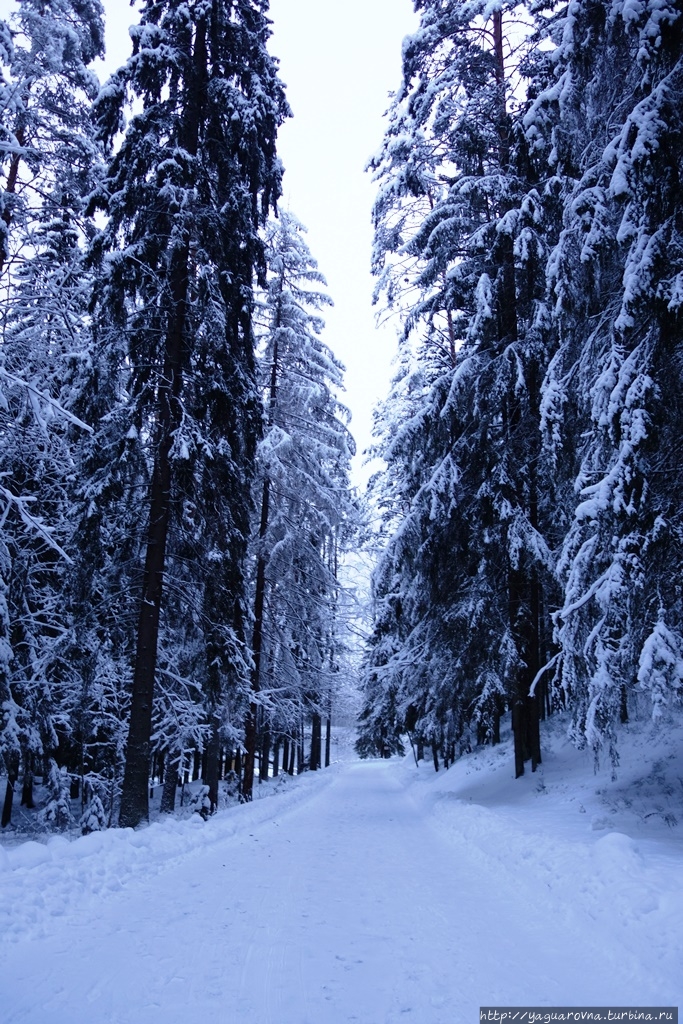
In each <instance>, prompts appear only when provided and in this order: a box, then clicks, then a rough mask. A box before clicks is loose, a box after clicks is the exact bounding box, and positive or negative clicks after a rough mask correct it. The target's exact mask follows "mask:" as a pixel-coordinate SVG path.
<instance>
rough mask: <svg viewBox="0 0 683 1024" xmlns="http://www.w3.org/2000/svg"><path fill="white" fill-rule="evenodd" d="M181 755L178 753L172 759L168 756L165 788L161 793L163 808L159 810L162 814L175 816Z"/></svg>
mask: <svg viewBox="0 0 683 1024" xmlns="http://www.w3.org/2000/svg"><path fill="white" fill-rule="evenodd" d="M180 758H181V754H180V753H177V754H175V756H173V757H171V755H170V754H167V756H166V760H165V768H164V773H165V777H164V788H163V790H162V791H161V806H160V808H159V810H160V811H161V813H162V814H173V812H174V810H175V795H176V790H177V788H178V768H179V766H180Z"/></svg>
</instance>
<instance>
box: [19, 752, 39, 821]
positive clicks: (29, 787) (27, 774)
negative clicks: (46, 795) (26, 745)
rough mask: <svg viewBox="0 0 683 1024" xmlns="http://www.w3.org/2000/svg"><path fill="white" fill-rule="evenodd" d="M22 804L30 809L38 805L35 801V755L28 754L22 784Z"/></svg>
mask: <svg viewBox="0 0 683 1024" xmlns="http://www.w3.org/2000/svg"><path fill="white" fill-rule="evenodd" d="M21 806H22V807H27V808H28V809H29V810H30V811H31V810H33V808H34V807H35V806H36V805H35V803H34V801H33V755H32V754H27V755H26V760H25V764H24V779H23V782H22V786H21Z"/></svg>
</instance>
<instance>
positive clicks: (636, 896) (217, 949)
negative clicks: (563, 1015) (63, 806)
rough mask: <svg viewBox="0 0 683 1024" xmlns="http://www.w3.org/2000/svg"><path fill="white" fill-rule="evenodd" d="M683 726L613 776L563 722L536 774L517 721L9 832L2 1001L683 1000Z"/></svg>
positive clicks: (240, 1009) (290, 1016)
mask: <svg viewBox="0 0 683 1024" xmlns="http://www.w3.org/2000/svg"><path fill="white" fill-rule="evenodd" d="M680 740H681V736H678V737H677V742H676V743H675V744H673V745H671V742H670V740H669V742H667V744H666V746H662V749H661V750H659V751H658V750H657V749H656V744H655V745H654V746H653V744H652V743H650V744H649V745H647V744H646V743H645V741H644V740H642V739H638V740H637V739H635V738H634V740H633V742H632V743H630V744H629V743H626V744H624V746H623V749H624V754H623V755H622V768H621V769H620V774H619V777H618V778H617V780H616V781H612V780H611V779H610V772H609V771H607V772H606V773H604V774H600V775H598V776H595V775H594V774H593V768H592V764H591V763H590V760H589V759H588V758H587V756H586V755H584V754H579V753H577V752H576V751H574V750H572V749H571V748H570V747H569V746H568V744H567V743H566V742H565V741H564V740H563V739H562V732H561V730H559V729H558V728H556V729H555V730H554V732H552V731H551V733H550V734H547V735H546V740H545V743H546V756H545V758H544V765H543V766H542V768H541V769H539V771H538V772H536V773H535V774H533V775H532V774H531V773H529V774H528V775H527V776H525V777H524V778H523V779H520V780H517V781H515V780H514V779H512V778H511V774H512V772H511V752H510V749H509V744H504V745H503V746H501V747H500V748H493V749H486V750H483V751H479V752H476V753H475V754H474V755H470V756H467V757H464V758H462V759H461V760H459V761H458V762H457V763H456V764H455V765H454V766H453V767H452V768H451V769H450V770H449V771H448V772H444V771H440V772H439V773H438V775H435V773H434V771H433V768H431V766H430V765H428V764H420V766H419V768H418V767H417V766H416V765H415V762H414V760H413V758H412V757H406V758H405V759H403V760H399V759H393V760H391V761H366V762H359V761H356V760H353V759H349V760H348V761H343V762H338V763H337V764H334V765H332V766H331V767H330V768H329V769H326V770H324V771H322V772H317V773H307V774H305V775H304V776H301V777H300V778H299V779H296V780H287V782H286V783H285V784H284V786H282V784H280V785H279V786H278V787H277V788H278V792H276V793H275V794H274V795H273V796H272V797H270V798H268V799H258V800H255V801H254V803H252V804H250V805H248V806H244V807H240V806H237V807H233V808H228V809H226V810H224V811H221V812H219V813H218V814H217V815H216V816H215V817H213V818H211V819H209V821H207V822H203V821H202V820H201V819H200V818H199V816H198V815H194V816H193V818H191V819H189V820H187V819H186V820H176V819H171V820H167V821H163V822H158V823H156V824H153V825H151V826H150V827H148V828H144V829H140V830H138V831H136V832H132V831H131V830H116V829H112V830H109V831H108V832H105V833H94V834H92V835H90V836H87V837H84V838H80V839H76V840H73V841H69V840H67V839H65V838H53V839H51V840H50V841H49V842H48V843H47V844H46V845H43V844H40V843H36V842H29V843H25V844H23V845H21V846H15V847H14V848H11V849H9V850H3V849H2V848H0V962H1V963H2V970H1V972H0V1020H1V1021H2V1022H3V1024H19V1022H21V1024H74V1022H80V1021H83V1022H87V1024H347V1022H354V1024H397V1022H399V1021H400V1022H404V1024H406V1022H407V1024H411V1022H412V1024H474V1022H475V1021H478V1020H479V1007H480V1006H504V1005H508V1006H525V1005H527V1006H546V1007H558V1006H621V1007H625V1006H647V1005H650V1006H676V1005H678V1004H680V1003H681V1002H683V999H681V997H682V996H683V966H682V965H683V822H681V824H678V819H677V816H676V814H675V812H674V808H675V807H676V806H677V807H679V808H680V807H681V805H683V781H681V779H683V761H682V757H681V753H680V752H681V750H682V745H681V742H680ZM672 751H676V752H675V753H672ZM646 752H647V756H646ZM263 788H264V789H267V788H269V787H263ZM677 789H680V792H677ZM678 817H679V818H680V817H682V816H681V815H680V814H679V815H678Z"/></svg>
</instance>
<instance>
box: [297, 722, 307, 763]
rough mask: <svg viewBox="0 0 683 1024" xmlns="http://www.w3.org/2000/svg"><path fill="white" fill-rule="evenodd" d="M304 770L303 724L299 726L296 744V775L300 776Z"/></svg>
mask: <svg viewBox="0 0 683 1024" xmlns="http://www.w3.org/2000/svg"><path fill="white" fill-rule="evenodd" d="M305 769H306V751H305V750H304V723H303V722H302V723H301V725H300V726H299V730H298V733H297V744H296V773H297V775H301V773H302V772H303V771H305Z"/></svg>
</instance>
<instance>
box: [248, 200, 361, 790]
mask: <svg viewBox="0 0 683 1024" xmlns="http://www.w3.org/2000/svg"><path fill="white" fill-rule="evenodd" d="M304 230H305V229H304V228H303V227H302V225H301V224H300V223H299V222H298V221H297V220H296V218H295V217H293V216H292V215H291V214H290V213H287V212H281V213H280V215H279V219H278V220H274V221H271V223H270V224H269V225H268V229H267V232H266V252H267V258H268V268H269V275H268V288H267V291H266V293H265V295H264V297H263V307H262V317H261V320H262V325H261V327H260V331H259V334H260V345H261V351H260V359H259V364H260V371H261V388H262V393H263V396H264V407H265V415H266V421H267V430H266V433H265V436H264V438H263V441H262V442H261V446H260V450H259V474H258V477H257V484H256V486H257V501H258V517H257V518H258V527H257V530H256V536H255V540H254V561H255V573H254V629H253V644H252V646H253V655H254V669H253V673H252V702H251V709H250V716H249V720H248V727H247V739H246V756H245V770H244V782H243V787H242V791H243V796H244V797H245V798H246V799H250V798H251V794H252V787H253V779H254V759H255V755H256V748H257V733H258V719H259V712H261V716H262V718H263V720H264V729H263V730H262V731H263V732H265V733H266V734H268V733H270V732H274V733H275V734H278V733H282V734H284V735H285V736H287V737H288V739H289V740H291V741H292V742H293V741H294V738H295V736H296V733H297V730H298V729H299V728H300V723H301V720H302V717H305V718H306V719H308V718H310V719H311V722H312V731H313V756H312V764H311V767H318V766H319V764H320V761H321V748H320V728H321V718H322V715H323V713H324V712H325V710H326V706H327V702H328V701H329V698H330V691H331V689H332V687H333V684H334V678H333V677H334V674H335V673H334V670H335V660H336V658H337V657H338V650H337V648H338V646H339V637H338V635H336V634H335V615H336V613H337V600H338V590H339V585H338V582H337V579H336V573H335V564H334V559H335V557H336V552H337V547H338V545H341V544H343V543H344V542H345V540H346V539H347V536H348V534H350V531H351V529H352V526H353V520H354V504H353V499H352V495H351V492H350V489H349V481H348V473H349V462H350V458H351V456H352V454H353V451H354V444H353V439H352V437H351V435H350V433H349V431H348V427H347V422H348V412H347V410H346V409H345V408H344V407H343V406H342V405H341V404H340V402H339V398H338V392H339V391H340V390H341V389H342V387H343V367H342V365H341V364H340V363H339V361H338V360H337V359H336V358H335V357H334V355H333V353H332V352H331V350H330V349H329V347H328V346H327V345H326V344H325V343H324V342H323V341H322V339H321V337H320V333H321V331H322V328H323V321H322V319H321V316H320V311H321V309H322V308H323V307H324V306H325V305H329V304H330V299H329V298H328V297H327V295H326V294H325V293H324V292H322V291H321V290H320V286H323V285H324V284H325V280H324V278H323V276H322V275H321V273H320V272H319V270H318V269H317V264H316V262H315V260H314V259H313V257H312V256H311V253H310V251H309V249H308V246H307V244H306V241H305V239H304ZM264 760H265V761H267V751H266V755H265V757H264Z"/></svg>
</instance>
